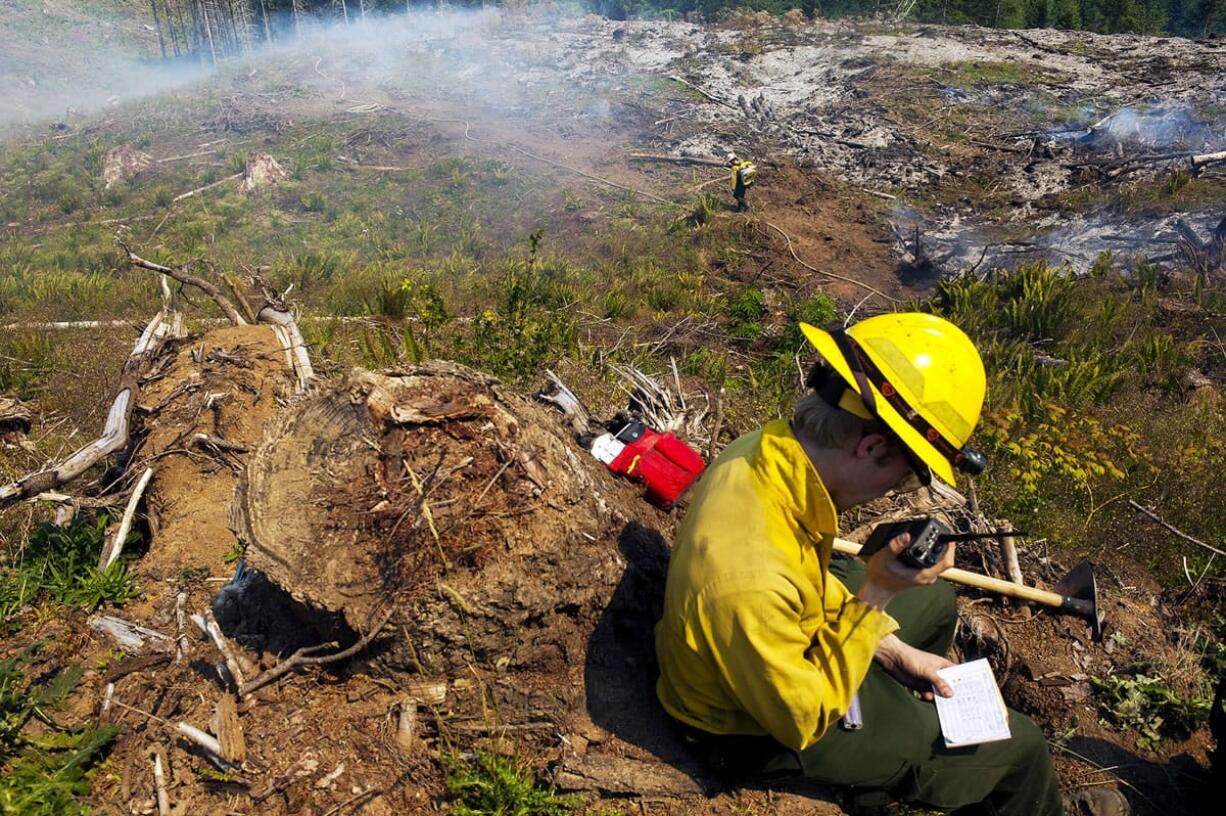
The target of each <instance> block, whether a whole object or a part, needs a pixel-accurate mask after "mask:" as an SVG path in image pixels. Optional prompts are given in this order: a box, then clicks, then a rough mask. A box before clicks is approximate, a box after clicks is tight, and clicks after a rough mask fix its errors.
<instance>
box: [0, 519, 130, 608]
mask: <svg viewBox="0 0 1226 816" xmlns="http://www.w3.org/2000/svg"><path fill="white" fill-rule="evenodd" d="M107 521H108V517H107V516H106V515H100V516H98V519H97V520H96V521H94V522H92V523H91V522H89V521H88V520H87V519H86V518H85V517H84V516H83V515H81V514H78V515H76V516H74V517H73V519H72V521H71V522H70V523H69V524H68V526H66V527H56V526H55V525H54V524H42V525H40V526H39V527H37V528H36V529H35V530H34V532H33V534H31V536H30V542H29V545H28V546H27V547H26V548H25V552H24V553H22V554H21V557H20V558H19V559H18V560H17V561H16V562H15V563H13V564H11V565H8V566H6V567H4V568H3V569H2V570H0V613H3V614H2V615H0V618H2V619H3V620H4V623H3V624H0V626H4V627H11V626H14V624H13V620H14V616H15V614H16V613H17V612H18V611H20V610H21V609H22V608H23V607H25V606H27V605H29V604H31V603H34V602H36V601H38V600H41V599H50V600H53V601H56V602H58V603H61V604H64V605H66V606H76V607H80V608H82V609H86V610H90V611H93V610H94V609H97V608H98V606H99V605H101V604H102V603H103V602H110V603H116V604H120V603H124V602H126V601H128V600H131V599H132V598H133V597H135V595H136V582H135V580H134V579H133V578H132V576H131V575H129V574H128V569H127V565H126V564H124V562H123V560H122V559H121V560H117V561H115V563H113V564H111V565H110V566H109V567H107V568H106V569H105V570H103V571H102V572H99V571H98V569H97V567H96V564H97V562H98V555H99V553H100V552H101V551H102V543H103V540H104V539H105V537H106V525H107ZM139 539H140V535H139V533H137V532H135V531H133V532H132V533H130V534H129V541H133V540H139Z"/></svg>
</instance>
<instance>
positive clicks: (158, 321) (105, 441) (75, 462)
mask: <svg viewBox="0 0 1226 816" xmlns="http://www.w3.org/2000/svg"><path fill="white" fill-rule="evenodd" d="M180 328H181V321H178V320H176V318H175V316H174V315H173V314H171V315H168V314H167V313H166V312H165V310H163V311H160V312H158V313H157V314H156V315H154V317H153V319H152V320H150V321H149V324H148V325H147V326H145V330H144V331H143V332H142V333H141V336H140V337H139V338H138V339H137V341H136V345H135V346H133V348H132V353H131V354H129V355H128V359H127V361H126V362H125V363H124V366H123V372H122V373H121V375H120V378H119V392H118V393H117V394H116V395H115V399H114V401H113V402H112V403H111V409H110V410H109V411H108V412H107V415H106V422H105V424H104V425H103V428H102V434H101V435H100V436H99V437H98V438H97V439H95V440H93V441H92V442H90V443H89V444H87V445H84V446H83V447H81V448H79V449H78V450H77V451H76V452H74V453H73V454H72V455H71V456H69V457H68V458H67V459H65V460H64V461H63V462H60V463H59V464H57V465H55V466H53V467H50V468H47V469H45V470H41V471H38V472H36V473H31V474H28V475H26V476H23V477H22V478H20V479H18V480H17V481H14V482H10V483H9V484H7V485H4V486H3V487H0V509H4V508H5V507H9V506H11V505H13V504H15V503H17V502H19V501H22V500H24V499H28V498H30V497H32V496H36V495H38V494H39V493H46V492H50V491H54V490H56V489H57V488H59V487H62V486H63V485H66V484H68V483H69V482H71V481H73V480H74V479H76V478H77V477H79V476H80V475H81V474H83V473H84V472H85V471H87V470H88V469H89V468H90V467H92V466H93V465H94V464H95V463H97V462H99V461H101V460H102V459H104V458H105V457H107V456H110V455H111V454H112V453H115V452H116V451H119V450H121V449H122V448H123V447H125V446H126V445H127V444H128V435H129V428H130V426H131V419H132V407H133V406H134V405H135V404H136V402H137V400H138V399H139V397H140V376H141V374H142V373H143V371H144V369H145V367H146V366H147V365H148V364H149V363H150V362H151V361H152V360H153V359H154V358H155V357H157V355H158V354H159V352H161V350H162V347H163V346H164V345H165V342H166V340H167V339H168V338H170V337H173V336H177V332H178V330H179V329H180Z"/></svg>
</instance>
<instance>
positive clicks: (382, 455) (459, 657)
mask: <svg viewBox="0 0 1226 816" xmlns="http://www.w3.org/2000/svg"><path fill="white" fill-rule="evenodd" d="M235 516H236V526H237V528H238V532H239V534H240V537H242V538H243V539H244V540H245V541H246V543H247V563H248V564H249V565H250V566H251V567H254V568H255V569H256V570H258V571H259V572H260V573H262V574H263V575H264V576H266V577H267V578H268V579H270V580H271V581H272V582H273V583H274V584H276V585H277V586H279V587H280V588H281V589H283V590H285V591H286V592H287V593H289V594H290V595H291V596H292V597H293V598H294V599H296V600H297V601H300V602H302V603H304V604H306V605H308V606H309V607H311V608H313V609H315V610H325V611H327V612H330V613H335V614H339V615H341V616H343V618H344V620H345V622H346V623H347V624H348V625H349V626H350V627H351V628H352V629H353V630H355V631H356V632H358V633H363V632H366V631H369V629H370V627H371V626H373V625H374V624H375V622H377V621H380V620H382V618H383V617H384V615H385V613H386V610H387V609H388V605H389V604H394V605H396V607H397V608H396V611H395V613H394V617H393V620H392V623H391V624H390V625H388V626H387V627H386V632H389V633H395V634H394V635H392V636H385V637H382V638H380V640H379V641H378V642H379V643H380V644H381V646H380V648H378V649H373V650H372V651H373V652H374V653H375V655H376V657H377V659H378V660H379V661H380V663H381V664H382V665H383V666H384V667H385V668H388V669H391V670H394V671H409V672H415V673H420V674H424V675H427V676H430V677H445V678H448V679H449V680H450V681H451V686H452V689H453V691H454V690H455V689H457V688H460V689H469V690H470V692H469V693H468V696H467V698H465V694H464V693H460V694H459V695H458V696H459V697H460V698H461V699H458V700H451V701H449V703H448V705H449V707H450V706H455V709H454V710H456V711H458V712H462V713H461V714H460V718H461V719H464V717H472V718H477V717H482V718H484V719H487V720H488V719H489V718H490V717H491V716H492V715H491V714H490V712H491V710H492V709H489V708H487V706H488V704H489V703H491V702H492V703H494V704H495V705H496V706H497V708H498V711H497V717H498V720H499V723H500V724H502V725H506V724H508V723H518V724H519V725H520V726H524V727H527V728H529V730H530V729H531V728H532V727H534V726H533V725H532V723H537V724H538V725H541V727H542V728H545V730H546V731H548V729H549V726H548V722H554V723H558V722H561V721H564V720H567V719H568V718H570V717H571V716H572V715H574V714H577V713H579V712H582V711H583V709H584V704H583V702H584V661H585V655H586V653H587V649H588V642H589V639H590V638H591V636H592V632H593V630H594V629H595V628H596V626H597V623H598V622H599V621H601V620H602V617H603V616H606V615H607V610H606V606H607V604H608V602H609V600H610V598H612V597H613V595H614V592H615V590H616V591H618V593H619V594H621V593H622V592H623V591H624V588H619V585H620V584H623V573H624V572H625V570H626V559H625V558H624V557H623V555H622V552H621V551H620V549H619V543H620V542H621V540H622V539H623V538H624V536H625V531H626V530H627V529H628V528H635V529H639V530H645V529H648V528H656V529H661V528H663V529H665V530H666V529H667V528H666V527H665V525H667V524H668V521H667V517H666V516H664V515H663V514H661V513H659V512H658V511H656V510H654V509H653V508H651V507H650V506H648V505H647V504H646V503H645V502H643V501H642V500H641V499H640V498H639V494H638V491H637V490H636V489H635V488H633V487H631V486H629V485H626V484H623V483H618V482H616V481H615V480H614V479H613V478H612V476H611V475H610V474H608V472H607V471H605V470H604V468H603V467H602V466H601V465H600V464H599V463H597V462H596V461H595V460H594V459H592V458H591V457H589V456H587V455H586V454H585V453H584V452H583V451H582V450H581V449H580V448H578V447H577V446H575V444H574V443H573V442H572V441H571V439H570V437H569V434H568V433H567V431H566V430H564V428H563V426H562V424H561V422H560V420H559V418H558V416H557V414H556V413H554V412H552V411H550V410H548V409H547V408H545V407H543V406H540V405H538V404H535V403H532V402H530V401H528V400H526V399H524V398H522V397H520V396H518V395H515V394H512V393H510V392H508V391H504V390H503V388H502V387H501V386H500V384H499V383H498V381H497V380H494V379H492V378H489V377H487V376H484V375H482V374H479V373H477V372H475V371H472V370H469V369H466V368H464V367H462V366H458V365H454V364H446V363H434V364H430V365H427V366H422V367H418V368H413V369H406V370H398V371H389V372H383V373H374V374H372V373H369V372H354V373H353V374H351V375H350V376H349V377H347V378H345V379H343V380H342V381H340V382H339V383H335V384H333V385H330V386H321V387H320V388H319V389H317V391H316V392H315V393H314V394H312V395H309V396H307V397H304V398H302V399H301V400H299V401H298V402H296V403H295V404H293V405H291V406H290V407H289V408H288V409H287V410H286V411H285V412H284V413H283V415H282V416H281V417H280V418H278V419H277V420H275V421H274V422H273V424H272V425H271V426H270V427H269V428H268V430H267V431H266V433H265V437H264V441H263V443H262V444H261V445H260V447H259V448H258V449H257V451H256V452H255V454H254V455H253V456H252V458H251V461H250V462H249V464H248V467H247V470H246V475H245V477H244V479H243V481H242V483H241V484H240V487H239V491H238V494H237V495H236V500H235ZM636 520H638V521H642V522H645V524H644V525H640V524H639V523H638V522H637V521H636ZM655 538H656V540H657V541H659V542H660V546H658V547H657V548H656V549H657V553H658V555H659V557H661V558H662V557H664V555H663V554H664V552H665V546H664V544H663V539H662V538H661V537H660V536H659V535H656V536H655ZM658 590H659V586H658V585H657V586H656V587H655V591H658ZM649 606H650V604H649V603H645V604H644V609H647V608H648V607H649ZM647 614H648V615H650V613H649V612H648V613H647ZM640 634H641V635H642V636H644V637H646V638H648V639H649V637H650V635H649V632H643V630H642V629H640ZM482 727H484V726H482Z"/></svg>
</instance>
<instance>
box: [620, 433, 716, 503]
mask: <svg viewBox="0 0 1226 816" xmlns="http://www.w3.org/2000/svg"><path fill="white" fill-rule="evenodd" d="M614 439H616V440H617V441H618V442H621V443H622V444H624V445H625V447H624V448H622V449H621V451H620V452H619V453H618V454H617V455H616V456H615V457H614V458H613V460H612V461H610V462H609V463H608V464H609V470H611V471H613V472H614V473H620V474H622V475H624V476H626V477H628V478H631V479H634V480H635V481H641V482H643V484H644V485H645V486H646V488H647V500H648V501H650V502H651V503H652V504H655V505H659V506H660V507H672V505H673V502H675V501H676V500H677V497H678V496H680V495H681V494H682V493H683V492H685V489H686V488H687V487H689V486H690V485H691V484H692V483H693V482H694V480H695V479H697V478H698V477H699V476H700V475H702V472H703V470H705V469H706V463H705V462H704V461H703V460H702V457H701V456H700V455H699V454H698V452H697V451H695V450H694V449H693V448H691V447H690V446H689V445H687V444H685V443H684V442H682V441H681V440H680V439H678V438H677V437H675V436H673V435H672V434H670V433H663V434H662V433H658V432H656V431H653V430H652V429H651V428H648V427H647V426H646V425H644V424H643V423H641V422H631V423H630V424H629V425H627V426H626V427H625V428H623V429H622V430H621V431H619V432H618V433H617V434H616V435H615V436H614Z"/></svg>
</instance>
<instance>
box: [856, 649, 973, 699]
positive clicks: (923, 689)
mask: <svg viewBox="0 0 1226 816" xmlns="http://www.w3.org/2000/svg"><path fill="white" fill-rule="evenodd" d="M875 657H876V659H877V662H878V663H880V664H881V667H882V668H883V669H885V670H886V671H887V672H889V673H890V676H891V677H893V678H894V679H895V680H897V681H898V682H899V683H902V684H903V685H904V686H906V687H907V688H909V689H913V690H914V691H918V692H920V695H921V696H922V697H923V698H924V699H925V700H928V701H930V702H931V700H932V698H933V693H932V689H933V688H934V687H935V688H936V690H937V693H939V694H940V695H941V696H942V697H952V696H954V690H953V689H952V688H950V687H949V683H946V682H945V681H944V680H942V679H941V676H940V675H939V674H937V672H938V671H940V670H941V669H944V668H946V667H948V666H952V665H954V663H953V662H952V661H950V660H947V659H945V658H944V657H941V656H940V655H937V654H933V653H932V652H925V651H923V650H922V649H917V648H915V647H914V646H909V645H907V644H906V643H904V642H903V641H902V640H900V639H899V638H898V636H897V635H886V636H885V638H884V639H883V640H882V641H881V644H880V645H879V646H878V647H877V654H876V655H875Z"/></svg>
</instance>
